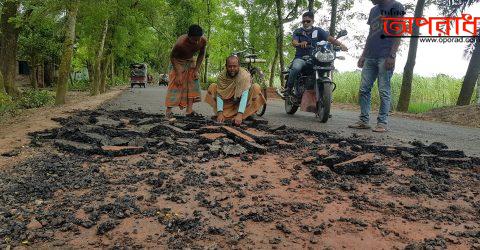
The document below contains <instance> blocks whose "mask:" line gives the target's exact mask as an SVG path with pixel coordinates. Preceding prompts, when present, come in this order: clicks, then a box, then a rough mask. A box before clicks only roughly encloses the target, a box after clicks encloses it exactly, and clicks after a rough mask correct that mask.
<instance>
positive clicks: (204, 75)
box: [203, 0, 212, 83]
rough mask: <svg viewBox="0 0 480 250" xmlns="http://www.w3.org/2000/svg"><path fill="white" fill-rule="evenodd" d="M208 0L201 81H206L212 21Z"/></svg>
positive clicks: (208, 1) (208, 0)
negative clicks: (205, 47)
mask: <svg viewBox="0 0 480 250" xmlns="http://www.w3.org/2000/svg"><path fill="white" fill-rule="evenodd" d="M210 11H211V10H210V0H207V24H208V30H207V41H208V43H207V49H206V55H205V69H204V70H205V71H204V73H203V82H205V83H207V82H208V61H209V60H208V59H209V57H210V55H209V54H210V53H209V51H210V45H209V43H210V33H211V32H212V21H211V17H210Z"/></svg>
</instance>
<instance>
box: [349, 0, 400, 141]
mask: <svg viewBox="0 0 480 250" xmlns="http://www.w3.org/2000/svg"><path fill="white" fill-rule="evenodd" d="M372 3H373V4H374V5H375V6H374V7H373V8H372V9H371V10H370V15H369V17H368V22H367V24H368V25H370V31H369V34H368V37H367V42H366V44H365V48H364V49H363V53H362V56H361V57H360V59H359V60H358V67H359V68H363V69H362V80H361V83H360V91H359V99H360V109H361V113H360V120H359V121H358V122H357V123H355V124H352V125H350V126H348V127H350V128H356V129H370V125H369V121H370V115H369V113H370V104H371V103H370V100H371V91H372V87H373V84H374V83H375V80H377V79H378V92H379V96H380V110H379V112H378V118H377V126H376V127H375V128H374V129H373V131H374V132H386V131H387V130H388V127H387V118H388V112H389V111H390V102H391V96H390V89H391V88H390V80H391V78H392V75H393V70H394V68H395V58H396V55H397V50H398V47H399V46H400V38H392V37H385V35H386V34H385V31H384V25H387V29H388V30H387V31H388V32H389V33H390V34H396V33H395V31H393V30H391V28H390V25H388V23H384V21H383V18H384V17H398V16H403V15H404V14H405V9H404V7H403V5H402V4H401V3H399V2H397V1H395V0H372Z"/></svg>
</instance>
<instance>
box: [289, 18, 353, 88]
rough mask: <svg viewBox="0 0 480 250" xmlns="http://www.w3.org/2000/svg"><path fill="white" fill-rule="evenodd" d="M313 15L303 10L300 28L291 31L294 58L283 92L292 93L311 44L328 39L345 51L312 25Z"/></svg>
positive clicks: (340, 45) (343, 47) (310, 49)
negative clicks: (294, 50) (294, 51)
mask: <svg viewBox="0 0 480 250" xmlns="http://www.w3.org/2000/svg"><path fill="white" fill-rule="evenodd" d="M313 22H314V15H313V12H305V13H304V14H303V15H302V25H303V27H302V28H299V29H296V30H295V31H294V32H293V38H292V46H293V47H295V49H296V53H295V59H294V60H293V62H292V67H291V70H290V73H289V74H288V80H287V84H286V85H287V86H286V88H285V94H286V95H289V94H291V93H292V89H293V87H294V86H296V83H297V79H298V74H299V73H300V72H301V71H302V69H303V68H304V67H305V66H306V65H307V63H306V62H305V60H303V59H302V57H303V56H306V55H310V53H312V49H313V47H312V46H315V45H316V43H317V42H320V41H328V42H330V43H332V44H334V45H337V46H339V47H340V48H341V49H342V50H343V51H347V50H348V49H347V47H346V46H345V45H343V44H342V43H341V42H339V41H338V40H337V39H335V38H333V37H332V36H330V35H329V34H328V32H326V31H325V30H323V29H322V28H319V27H314V26H313Z"/></svg>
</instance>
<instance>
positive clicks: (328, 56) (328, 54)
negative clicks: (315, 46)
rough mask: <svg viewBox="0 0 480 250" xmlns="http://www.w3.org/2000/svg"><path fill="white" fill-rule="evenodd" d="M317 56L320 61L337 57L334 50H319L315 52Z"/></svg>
mask: <svg viewBox="0 0 480 250" xmlns="http://www.w3.org/2000/svg"><path fill="white" fill-rule="evenodd" d="M315 58H317V60H318V61H319V62H331V61H333V60H334V59H335V55H334V54H333V53H332V52H321V51H319V52H317V54H315Z"/></svg>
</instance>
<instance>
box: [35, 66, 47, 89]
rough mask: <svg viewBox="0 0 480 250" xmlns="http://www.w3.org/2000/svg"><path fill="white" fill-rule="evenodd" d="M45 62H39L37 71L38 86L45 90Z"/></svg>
mask: <svg viewBox="0 0 480 250" xmlns="http://www.w3.org/2000/svg"><path fill="white" fill-rule="evenodd" d="M44 79H45V62H44V61H43V60H42V61H41V62H39V65H38V71H37V85H38V87H39V88H45V80H44Z"/></svg>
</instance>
